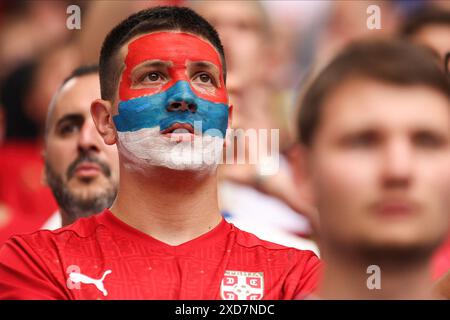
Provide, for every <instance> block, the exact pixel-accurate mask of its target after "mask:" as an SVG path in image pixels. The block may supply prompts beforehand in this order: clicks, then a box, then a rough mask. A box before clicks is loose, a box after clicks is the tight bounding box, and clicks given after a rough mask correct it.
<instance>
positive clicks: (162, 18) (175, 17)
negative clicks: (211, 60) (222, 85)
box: [99, 6, 226, 100]
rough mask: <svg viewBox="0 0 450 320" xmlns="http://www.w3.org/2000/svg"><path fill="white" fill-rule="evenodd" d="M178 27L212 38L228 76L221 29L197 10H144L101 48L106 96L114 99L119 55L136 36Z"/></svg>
mask: <svg viewBox="0 0 450 320" xmlns="http://www.w3.org/2000/svg"><path fill="white" fill-rule="evenodd" d="M163 30H168V31H172V30H177V31H183V32H188V33H192V34H195V35H197V36H201V37H202V38H204V39H206V40H208V41H209V42H210V43H211V44H212V45H213V46H214V47H215V48H216V49H217V51H218V52H219V54H220V57H221V60H222V66H223V75H224V79H226V65H225V54H224V50H223V46H222V43H221V41H220V38H219V35H218V33H217V31H216V30H215V29H214V28H213V26H211V24H209V23H208V22H207V21H206V20H205V19H204V18H202V17H201V16H200V15H198V14H197V13H196V12H194V11H193V10H191V9H189V8H185V7H175V6H161V7H153V8H150V9H145V10H141V11H139V12H137V13H135V14H133V15H131V16H129V17H128V18H126V19H125V20H123V21H122V22H121V23H119V24H118V25H117V26H116V27H114V29H112V30H111V31H110V32H109V34H108V35H107V36H106V38H105V41H104V42H103V45H102V49H101V51H100V62H99V66H100V88H101V95H102V99H104V100H113V98H114V94H115V91H116V89H117V86H118V82H119V76H120V71H121V66H120V65H119V64H118V63H117V60H116V55H117V52H118V51H119V50H120V48H121V47H122V46H123V45H124V44H125V43H126V42H127V41H129V40H130V39H131V38H133V37H134V36H136V35H139V34H143V33H149V32H153V31H163Z"/></svg>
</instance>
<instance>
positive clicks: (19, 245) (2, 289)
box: [0, 236, 67, 300]
mask: <svg viewBox="0 0 450 320" xmlns="http://www.w3.org/2000/svg"><path fill="white" fill-rule="evenodd" d="M52 299H67V297H66V296H65V295H64V290H62V288H61V285H58V283H57V281H56V279H55V278H54V277H53V276H52V275H51V272H50V271H49V270H48V268H47V266H46V265H45V263H44V261H43V260H42V259H41V257H39V255H38V254H36V253H35V252H34V250H33V248H31V247H30V246H29V245H28V243H27V242H26V241H25V240H24V239H22V238H21V237H20V236H16V237H13V238H11V239H10V240H8V241H7V242H6V243H5V244H4V245H3V246H2V247H1V248H0V300H52Z"/></svg>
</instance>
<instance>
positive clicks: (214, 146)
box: [117, 127, 224, 172]
mask: <svg viewBox="0 0 450 320" xmlns="http://www.w3.org/2000/svg"><path fill="white" fill-rule="evenodd" d="M118 140H119V141H118V144H117V148H118V150H119V153H120V154H121V155H122V156H123V158H124V160H125V161H124V163H125V168H126V169H129V170H134V171H140V172H145V167H147V166H159V167H166V168H170V169H174V170H198V171H212V170H215V169H216V167H217V165H218V164H219V163H220V161H221V160H222V153H223V143H224V139H223V138H220V137H213V136H209V135H202V136H197V135H196V136H194V141H181V142H176V141H172V140H171V139H168V138H166V137H165V136H163V135H161V133H160V129H159V127H154V128H144V129H140V130H137V131H128V132H118Z"/></svg>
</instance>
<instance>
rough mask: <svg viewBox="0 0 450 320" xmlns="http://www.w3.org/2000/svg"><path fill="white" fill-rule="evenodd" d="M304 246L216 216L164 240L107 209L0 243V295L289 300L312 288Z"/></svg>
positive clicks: (313, 265) (311, 263)
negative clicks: (176, 240) (195, 230)
mask: <svg viewBox="0 0 450 320" xmlns="http://www.w3.org/2000/svg"><path fill="white" fill-rule="evenodd" d="M319 268H320V262H319V259H318V258H317V256H316V255H315V254H314V253H313V252H311V251H302V250H298V249H294V248H287V247H284V246H281V245H277V244H274V243H270V242H267V241H263V240H260V239H258V238H257V237H256V236H254V235H252V234H250V233H247V232H244V231H242V230H239V229H238V228H236V227H235V226H234V225H232V224H230V223H228V222H226V221H225V220H224V219H223V220H222V222H221V223H220V224H219V225H218V226H216V227H215V228H214V229H212V230H211V231H209V232H207V233H206V234H204V235H202V236H200V237H198V238H195V239H193V240H191V241H188V242H186V243H183V244H181V245H178V246H171V245H168V244H166V243H163V242H161V241H159V240H157V239H155V238H152V237H151V236H149V235H147V234H145V233H142V232H140V231H139V230H137V229H134V228H133V227H131V226H129V225H127V224H125V223H124V222H122V221H121V220H119V219H118V218H116V217H115V216H114V215H113V214H112V213H111V211H109V210H107V209H106V210H105V211H104V212H102V213H101V214H98V215H94V216H91V217H89V218H82V219H79V220H78V221H77V222H75V223H74V224H72V225H70V226H67V227H65V228H61V229H58V230H56V231H49V230H41V231H37V232H34V233H32V234H29V235H22V236H15V237H13V238H11V239H10V240H9V241H8V242H6V243H5V244H4V245H3V247H2V248H1V249H0V299H183V300H194V299H240V300H244V299H249V300H252V299H255V300H257V299H293V298H294V297H296V296H298V295H306V294H308V293H310V292H312V291H313V290H314V289H315V288H316V285H317V282H318V273H319Z"/></svg>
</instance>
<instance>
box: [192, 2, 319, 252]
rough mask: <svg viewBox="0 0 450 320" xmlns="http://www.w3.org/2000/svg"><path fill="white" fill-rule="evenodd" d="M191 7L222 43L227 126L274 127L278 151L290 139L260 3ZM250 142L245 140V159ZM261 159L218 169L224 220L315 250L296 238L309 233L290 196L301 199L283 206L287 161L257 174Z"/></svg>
mask: <svg viewBox="0 0 450 320" xmlns="http://www.w3.org/2000/svg"><path fill="white" fill-rule="evenodd" d="M190 4H191V5H192V7H193V8H194V9H195V10H196V11H197V12H198V13H199V14H200V15H202V16H203V17H205V18H206V19H207V20H208V21H209V22H211V24H212V25H213V26H214V27H215V28H216V29H217V31H218V32H219V35H220V37H221V40H222V43H223V45H224V49H225V55H226V58H227V88H228V93H229V99H230V103H231V104H232V105H233V108H234V109H233V110H234V112H233V119H232V127H233V128H235V129H244V130H248V129H250V130H258V129H265V130H271V129H279V130H280V148H281V151H283V149H284V148H286V147H287V146H288V145H289V144H290V138H289V134H288V132H287V128H286V126H285V125H284V124H283V122H285V120H284V119H283V111H282V110H283V106H282V105H281V104H280V101H279V100H278V99H277V97H276V94H277V92H276V91H275V90H274V88H275V84H274V83H273V78H272V74H273V73H272V70H273V67H272V66H273V64H272V57H273V52H272V51H271V45H272V41H273V40H272V39H273V38H272V29H271V25H270V21H269V20H268V19H267V13H266V12H265V9H264V7H263V6H262V4H261V3H260V2H259V1H192V2H190ZM268 136H269V137H270V131H268ZM249 141H250V140H246V147H247V149H246V151H247V154H246V156H248V152H249V146H248V142H249ZM255 143H260V142H259V141H256V142H255ZM231 145H232V144H231ZM268 146H269V148H270V141H268ZM229 147H230V145H229ZM269 150H270V149H269ZM234 151H235V150H234ZM228 152H232V151H230V150H228ZM275 152H277V150H275ZM235 155H236V154H235ZM246 159H247V161H248V159H249V158H248V157H247V158H246ZM261 160H262V159H258V161H259V163H258V164H257V165H253V164H233V165H230V164H225V165H223V166H221V168H220V170H219V172H220V176H221V182H220V184H219V195H220V199H221V206H222V208H221V209H222V211H223V212H224V213H225V217H226V218H227V219H228V220H229V221H231V222H233V223H234V224H235V225H236V226H238V227H240V228H242V229H243V230H246V231H249V232H252V233H254V234H256V235H257V236H258V237H260V238H262V239H264V240H268V241H272V242H276V243H280V244H283V245H288V246H294V247H297V248H301V249H311V250H315V251H316V252H317V248H316V246H315V245H314V244H313V243H312V242H311V241H307V240H305V239H302V238H301V237H299V236H298V235H309V234H310V232H311V228H310V225H309V222H308V220H307V219H306V218H305V216H302V215H300V214H299V213H302V214H308V212H306V207H305V206H302V202H301V198H299V197H298V195H295V197H296V199H299V200H300V201H298V202H296V205H297V206H295V205H292V203H285V201H286V200H287V197H288V196H289V194H291V190H293V188H291V186H292V184H293V182H292V181H291V178H290V174H289V166H288V164H287V162H286V160H285V159H284V158H283V156H281V161H280V162H281V163H280V170H279V172H278V173H277V174H276V175H275V176H261V175H260V174H259V172H260V169H261V168H260V166H261V165H262V162H263V161H261ZM299 203H300V204H299ZM293 208H295V210H296V211H298V212H296V211H294V210H293Z"/></svg>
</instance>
